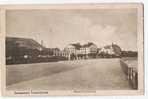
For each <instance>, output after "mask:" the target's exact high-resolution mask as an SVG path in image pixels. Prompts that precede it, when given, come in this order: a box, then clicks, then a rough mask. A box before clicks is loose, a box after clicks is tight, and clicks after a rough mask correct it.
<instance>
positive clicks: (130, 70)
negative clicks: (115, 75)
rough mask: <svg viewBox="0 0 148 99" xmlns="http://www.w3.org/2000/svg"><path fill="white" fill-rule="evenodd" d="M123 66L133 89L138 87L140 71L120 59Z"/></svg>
mask: <svg viewBox="0 0 148 99" xmlns="http://www.w3.org/2000/svg"><path fill="white" fill-rule="evenodd" d="M120 64H121V67H122V69H123V72H124V73H125V74H126V76H127V79H128V81H129V83H130V85H131V86H132V88H133V89H138V72H137V70H136V69H135V68H134V67H132V66H130V65H128V64H127V63H125V62H124V61H123V60H120Z"/></svg>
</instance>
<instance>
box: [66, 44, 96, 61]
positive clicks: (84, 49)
mask: <svg viewBox="0 0 148 99" xmlns="http://www.w3.org/2000/svg"><path fill="white" fill-rule="evenodd" d="M64 51H66V52H68V53H69V58H70V59H72V60H75V59H87V58H91V57H92V58H94V57H95V56H96V54H97V46H96V45H95V44H94V43H92V42H89V43H87V44H84V45H80V43H74V44H69V45H67V46H66V47H65V48H64Z"/></svg>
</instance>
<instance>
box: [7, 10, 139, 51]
mask: <svg viewBox="0 0 148 99" xmlns="http://www.w3.org/2000/svg"><path fill="white" fill-rule="evenodd" d="M6 20H7V21H6V32H7V36H13V37H25V38H33V39H35V40H37V41H38V42H40V41H41V40H43V42H44V45H45V46H46V47H50V48H51V47H52V48H53V47H59V48H64V47H65V46H66V45H67V44H69V43H77V42H80V43H82V44H84V43H87V42H93V43H95V44H96V45H97V46H98V47H102V46H104V45H108V44H111V43H112V42H113V43H116V44H118V45H119V46H120V47H121V48H122V49H123V50H137V46H136V44H137V11H136V9H123V10H118V9H116V10H115V9H114V10H111V9H105V10H104V9H100V10H40V11H39V10H23V11H21V10H11V11H7V13H6Z"/></svg>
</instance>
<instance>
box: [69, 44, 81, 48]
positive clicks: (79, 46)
mask: <svg viewBox="0 0 148 99" xmlns="http://www.w3.org/2000/svg"><path fill="white" fill-rule="evenodd" d="M70 45H72V46H74V47H75V48H76V49H80V48H81V47H82V46H81V45H80V43H73V44H70Z"/></svg>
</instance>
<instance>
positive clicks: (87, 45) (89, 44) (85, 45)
mask: <svg viewBox="0 0 148 99" xmlns="http://www.w3.org/2000/svg"><path fill="white" fill-rule="evenodd" d="M91 45H95V44H94V43H92V42H89V43H87V44H84V45H83V46H82V47H90V46H91Z"/></svg>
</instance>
